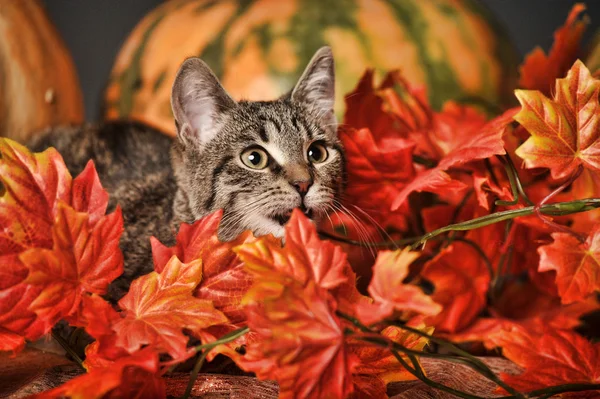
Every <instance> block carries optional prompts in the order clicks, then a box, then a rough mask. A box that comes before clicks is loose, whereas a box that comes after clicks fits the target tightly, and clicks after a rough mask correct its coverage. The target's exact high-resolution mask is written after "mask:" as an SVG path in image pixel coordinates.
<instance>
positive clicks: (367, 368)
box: [348, 323, 433, 398]
mask: <svg viewBox="0 0 600 399" xmlns="http://www.w3.org/2000/svg"><path fill="white" fill-rule="evenodd" d="M409 325H410V326H411V327H413V328H417V329H419V330H422V331H423V332H425V333H427V334H431V333H432V332H433V328H428V327H425V325H424V324H423V323H418V324H415V323H409ZM380 334H381V335H382V336H383V337H385V338H387V339H389V340H390V341H393V342H396V343H398V344H400V345H402V346H403V347H405V348H407V349H412V350H414V351H421V350H423V348H424V347H425V345H427V343H428V340H427V339H426V338H424V337H421V336H419V335H417V334H414V333H411V332H408V331H406V330H402V329H401V328H398V327H395V326H389V327H386V328H384V329H383V330H382V331H381V332H380ZM348 347H349V350H350V352H351V353H353V354H354V355H356V357H358V359H359V360H360V362H359V363H358V365H357V367H356V368H355V370H354V375H353V380H354V394H353V396H352V397H353V398H384V397H387V396H386V386H387V384H389V383H390V382H395V381H408V380H414V379H416V377H415V376H413V375H412V374H410V373H409V372H408V371H407V370H406V369H404V367H402V365H401V364H400V363H399V362H398V359H396V357H395V356H394V355H392V353H391V352H390V351H389V350H388V349H387V348H382V347H377V346H374V345H370V344H367V343H365V342H364V341H360V340H358V339H355V338H352V337H350V338H348ZM402 358H403V359H404V360H405V361H407V362H410V360H409V358H408V357H407V356H406V355H402ZM409 364H410V363H409Z"/></svg>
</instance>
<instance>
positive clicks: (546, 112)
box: [515, 61, 600, 179]
mask: <svg viewBox="0 0 600 399" xmlns="http://www.w3.org/2000/svg"><path fill="white" fill-rule="evenodd" d="M599 91H600V80H598V79H594V78H592V76H591V75H590V71H588V69H587V68H586V67H585V65H583V63H582V62H581V61H577V62H575V64H574V65H573V67H572V68H571V69H570V70H569V73H568V74H567V76H566V78H564V79H558V80H557V81H556V93H555V94H554V96H553V98H552V99H549V98H547V97H545V96H544V95H543V94H541V93H540V92H538V91H529V90H517V91H516V92H515V94H516V96H517V98H518V99H519V102H520V103H521V106H522V107H521V111H519V113H518V114H517V115H515V120H517V121H518V122H519V123H520V124H521V125H522V126H524V127H525V129H527V130H528V131H529V133H530V134H531V137H529V138H528V139H527V141H525V143H523V144H522V145H521V146H520V147H519V148H518V149H517V150H516V154H517V155H518V156H519V157H521V158H522V159H523V160H524V161H525V166H526V167H528V168H539V167H546V168H549V169H550V172H551V173H552V177H553V178H554V179H561V178H565V177H568V176H570V175H572V174H573V173H574V172H575V171H576V169H577V168H578V167H579V165H583V167H585V168H587V169H590V170H593V171H595V172H598V171H600V141H599V140H598V139H599V138H600V106H599V104H598V93H599Z"/></svg>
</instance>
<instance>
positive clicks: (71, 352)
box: [52, 331, 85, 370]
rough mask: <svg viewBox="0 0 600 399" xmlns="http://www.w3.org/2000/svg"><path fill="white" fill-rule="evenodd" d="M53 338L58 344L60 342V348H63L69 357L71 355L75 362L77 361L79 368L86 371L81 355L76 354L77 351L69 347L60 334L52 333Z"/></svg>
mask: <svg viewBox="0 0 600 399" xmlns="http://www.w3.org/2000/svg"><path fill="white" fill-rule="evenodd" d="M52 337H53V338H54V339H55V340H56V342H58V343H59V344H60V346H62V347H63V349H64V350H65V351H66V352H67V353H68V354H69V355H71V357H72V358H73V360H75V361H76V362H77V364H78V365H79V367H81V368H82V369H84V370H85V367H84V366H83V360H81V358H80V357H79V355H78V354H77V353H75V351H74V350H73V348H71V347H70V346H69V344H68V343H67V341H65V340H64V339H63V337H61V336H60V334H57V333H55V332H54V331H52Z"/></svg>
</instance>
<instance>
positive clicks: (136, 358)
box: [34, 348, 166, 399]
mask: <svg viewBox="0 0 600 399" xmlns="http://www.w3.org/2000/svg"><path fill="white" fill-rule="evenodd" d="M158 364H159V363H158V355H157V354H156V352H154V351H153V350H152V349H151V348H147V349H143V350H141V351H138V352H136V353H134V354H132V355H131V356H128V357H124V358H122V359H119V360H117V361H116V362H112V363H110V364H108V365H107V366H106V367H102V368H96V369H94V370H92V371H90V372H89V373H87V374H84V375H82V376H79V377H76V378H74V379H72V380H70V381H68V382H66V383H64V384H63V385H61V386H59V387H58V388H54V389H52V390H50V391H46V392H43V393H41V394H38V395H35V396H34V398H36V399H51V398H66V397H68V398H73V399H79V398H81V399H83V398H86V399H96V398H98V399H100V398H126V397H127V398H134V397H143V398H152V399H154V398H156V399H158V398H166V391H165V384H164V381H163V380H162V379H161V378H160V376H159V375H158V372H159V368H158Z"/></svg>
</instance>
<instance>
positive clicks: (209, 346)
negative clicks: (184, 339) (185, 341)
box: [181, 327, 250, 399]
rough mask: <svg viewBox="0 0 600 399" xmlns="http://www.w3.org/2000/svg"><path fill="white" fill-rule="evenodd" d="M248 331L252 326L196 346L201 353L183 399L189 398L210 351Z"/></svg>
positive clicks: (195, 348)
mask: <svg viewBox="0 0 600 399" xmlns="http://www.w3.org/2000/svg"><path fill="white" fill-rule="evenodd" d="M248 331H250V328H248V327H244V328H240V329H238V330H235V331H232V332H230V333H229V334H225V335H224V336H222V337H221V338H220V339H218V340H216V341H213V342H209V343H206V344H202V345H198V346H196V347H194V350H196V351H197V352H201V354H200V356H199V357H198V360H197V361H196V365H195V366H194V369H193V370H192V372H191V374H190V380H189V382H188V384H187V387H186V388H185V392H184V393H183V395H182V396H181V399H187V398H188V397H189V396H190V394H191V393H192V389H193V388H194V383H195V382H196V379H197V378H198V373H200V369H201V368H202V365H203V364H204V361H205V360H206V356H208V353H209V352H210V351H211V350H212V349H214V348H215V347H217V346H219V345H223V344H226V343H229V342H231V341H235V340H236V339H238V338H239V337H241V336H242V335H244V334H246V333H247V332H248Z"/></svg>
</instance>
